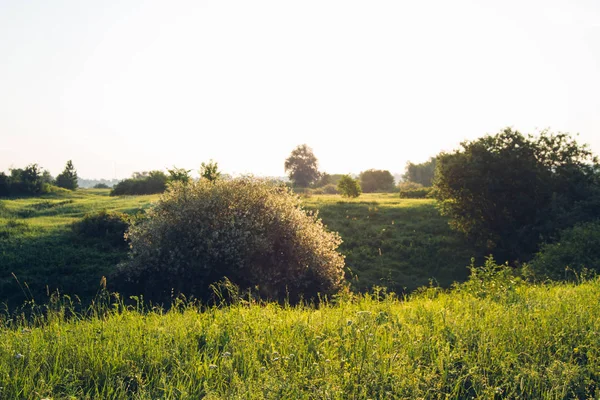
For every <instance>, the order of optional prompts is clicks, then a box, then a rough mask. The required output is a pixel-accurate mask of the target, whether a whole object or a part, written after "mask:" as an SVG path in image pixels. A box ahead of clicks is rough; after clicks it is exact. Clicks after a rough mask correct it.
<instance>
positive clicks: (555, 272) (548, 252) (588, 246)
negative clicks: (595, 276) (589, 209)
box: [529, 221, 600, 279]
mask: <svg viewBox="0 0 600 400" xmlns="http://www.w3.org/2000/svg"><path fill="white" fill-rule="evenodd" d="M529 266H530V267H531V269H532V270H533V271H534V273H535V275H536V276H538V277H549V278H553V279H563V278H567V279H570V278H573V277H575V276H576V274H579V273H581V272H582V271H583V270H584V269H588V270H591V271H595V272H600V222H599V221H595V222H589V223H585V224H580V225H576V226H575V227H573V228H570V229H567V230H565V231H563V232H561V234H560V239H559V240H558V241H557V242H556V243H552V244H545V245H542V247H541V249H540V251H539V252H538V253H537V254H536V255H535V257H534V258H533V260H532V261H531V263H530V264H529ZM573 272H575V274H573Z"/></svg>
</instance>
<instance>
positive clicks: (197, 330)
mask: <svg viewBox="0 0 600 400" xmlns="http://www.w3.org/2000/svg"><path fill="white" fill-rule="evenodd" d="M490 283H491V282H490V281H487V282H486V281H485V280H481V281H474V282H470V284H467V285H464V287H459V288H456V289H454V290H452V291H450V292H446V291H443V290H441V289H428V290H425V291H422V292H420V293H418V294H414V295H411V296H410V298H405V299H398V298H397V297H395V296H393V295H388V294H385V293H382V292H378V293H373V294H371V295H347V296H342V297H340V298H337V299H333V300H332V301H330V302H328V303H324V304H321V305H320V306H319V307H318V308H317V307H314V306H310V305H298V306H294V307H290V306H286V305H278V304H274V303H268V304H261V303H256V302H253V301H243V300H240V301H238V302H237V303H236V304H232V305H228V306H222V307H221V306H212V307H198V306H197V305H193V304H192V305H185V304H179V305H178V306H176V307H172V308H171V309H170V310H169V311H168V312H163V311H161V310H159V309H154V310H148V309H144V307H143V306H142V305H139V304H138V305H137V306H129V307H125V306H123V304H122V302H120V301H119V300H116V299H115V298H111V297H110V296H109V295H108V294H107V293H105V292H101V293H100V294H99V297H98V298H97V300H96V303H95V305H94V307H92V308H90V309H88V310H87V312H86V313H84V314H79V315H77V314H76V315H73V314H72V313H71V312H70V310H71V306H70V303H69V301H68V299H65V298H63V299H59V298H55V301H54V302H52V303H50V304H49V305H48V306H47V309H44V310H43V311H44V312H39V313H37V315H38V317H36V318H34V319H26V318H19V317H18V316H16V317H13V318H3V319H1V320H0V360H1V361H0V398H6V399H42V398H47V399H49V398H52V399H89V398H102V399H121V398H132V399H156V398H161V399H163V398H164V399H199V398H206V399H237V398H240V399H242V398H243V399H282V398H285V399H352V398H354V399H369V398H371V399H375V398H381V399H395V398H398V399H401V398H415V399H417V398H418V399H467V398H469V399H472V398H474V399H494V398H512V399H517V398H521V399H572V398H580V399H584V398H598V397H599V396H600V388H599V387H598V379H599V376H600V359H599V357H600V318H599V316H600V280H598V279H596V280H591V281H587V282H583V283H580V284H578V285H575V284H566V283H562V284H551V285H545V286H544V285H528V284H521V283H519V282H518V281H514V280H511V279H505V280H503V281H496V282H495V283H493V284H490Z"/></svg>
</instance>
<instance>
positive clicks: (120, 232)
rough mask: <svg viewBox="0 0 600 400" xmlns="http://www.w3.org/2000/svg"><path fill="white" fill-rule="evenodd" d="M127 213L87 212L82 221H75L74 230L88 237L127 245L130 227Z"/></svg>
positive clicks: (118, 244) (113, 243)
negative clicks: (127, 233)
mask: <svg viewBox="0 0 600 400" xmlns="http://www.w3.org/2000/svg"><path fill="white" fill-rule="evenodd" d="M129 221H130V218H129V216H128V215H127V214H123V213H119V212H108V211H106V210H102V211H99V212H95V213H89V214H86V215H85V216H84V217H83V219H82V220H81V221H77V222H75V223H73V225H72V226H71V227H72V229H73V232H75V233H76V234H78V235H82V236H84V237H88V238H95V239H103V240H104V241H107V242H108V243H110V244H111V245H115V246H125V245H126V241H125V232H126V231H127V228H128V227H129Z"/></svg>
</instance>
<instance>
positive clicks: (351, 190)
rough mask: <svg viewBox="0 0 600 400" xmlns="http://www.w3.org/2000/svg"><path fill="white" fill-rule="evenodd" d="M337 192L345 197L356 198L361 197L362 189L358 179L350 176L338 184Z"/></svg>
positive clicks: (343, 177)
mask: <svg viewBox="0 0 600 400" xmlns="http://www.w3.org/2000/svg"><path fill="white" fill-rule="evenodd" d="M337 191H338V193H339V194H341V195H342V196H344V197H351V198H355V197H358V196H360V194H361V192H362V191H361V188H360V185H359V184H358V180H357V179H353V178H352V177H351V176H350V175H344V176H342V178H341V179H340V180H339V182H338V184H337Z"/></svg>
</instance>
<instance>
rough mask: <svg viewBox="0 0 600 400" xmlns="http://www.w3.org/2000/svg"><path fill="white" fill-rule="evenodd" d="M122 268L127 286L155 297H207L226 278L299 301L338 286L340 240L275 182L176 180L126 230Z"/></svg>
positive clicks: (275, 296) (341, 264)
mask: <svg viewBox="0 0 600 400" xmlns="http://www.w3.org/2000/svg"><path fill="white" fill-rule="evenodd" d="M128 238H129V240H130V241H131V249H132V251H131V259H130V260H129V261H128V262H127V263H124V264H123V265H122V266H121V273H122V274H123V276H124V277H125V278H126V279H127V280H128V281H129V282H131V283H132V284H133V287H132V289H131V291H132V292H134V293H137V292H141V293H144V295H145V298H147V299H152V300H155V301H165V300H168V299H169V298H170V296H171V294H172V293H183V294H185V295H193V296H195V297H199V298H204V299H205V298H207V296H208V295H209V293H210V291H209V285H211V284H212V283H214V282H216V281H219V280H221V279H222V278H223V277H227V278H229V279H230V280H231V281H232V282H234V283H235V284H237V285H239V286H240V287H242V288H243V289H247V288H255V289H256V290H257V291H258V293H259V294H260V295H261V296H263V297H265V298H273V299H284V298H286V297H288V298H289V299H290V301H297V300H298V299H300V298H301V297H303V296H304V297H305V298H315V297H316V296H317V294H319V293H321V294H332V293H335V292H336V291H337V290H339V289H340V287H341V283H342V277H343V267H344V258H343V256H341V255H340V254H339V253H338V252H337V251H336V249H337V247H338V246H339V244H340V243H341V240H340V238H339V236H338V235H337V234H334V233H330V232H327V231H326V230H325V228H324V226H323V224H322V223H321V221H320V220H319V219H317V217H316V215H312V214H307V213H306V212H305V211H304V210H302V208H301V207H300V203H299V200H298V198H297V197H296V196H295V195H293V194H292V193H291V192H290V191H289V189H287V188H285V187H284V186H280V185H272V184H269V183H267V182H263V181H258V180H253V179H250V178H244V179H234V180H230V181H224V180H217V181H213V182H210V181H208V180H201V181H199V182H194V183H190V184H188V185H187V186H184V185H173V186H172V187H171V188H170V190H169V191H168V192H167V193H166V194H165V195H164V196H163V197H162V198H161V199H160V201H159V202H158V203H157V204H156V206H155V207H154V208H153V209H152V210H150V211H149V213H148V218H147V219H145V220H144V221H143V222H142V223H138V224H135V225H133V226H132V227H131V228H130V230H129V233H128Z"/></svg>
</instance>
